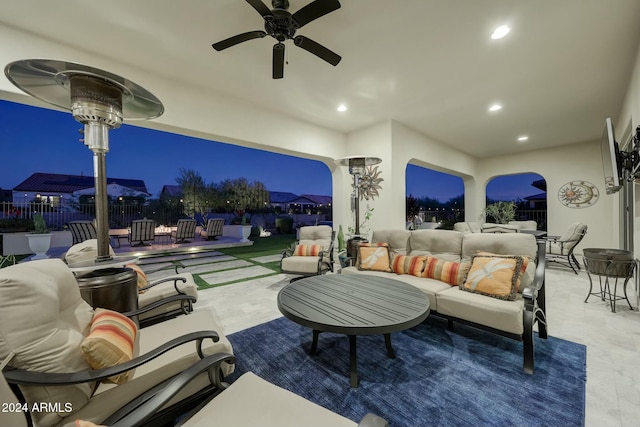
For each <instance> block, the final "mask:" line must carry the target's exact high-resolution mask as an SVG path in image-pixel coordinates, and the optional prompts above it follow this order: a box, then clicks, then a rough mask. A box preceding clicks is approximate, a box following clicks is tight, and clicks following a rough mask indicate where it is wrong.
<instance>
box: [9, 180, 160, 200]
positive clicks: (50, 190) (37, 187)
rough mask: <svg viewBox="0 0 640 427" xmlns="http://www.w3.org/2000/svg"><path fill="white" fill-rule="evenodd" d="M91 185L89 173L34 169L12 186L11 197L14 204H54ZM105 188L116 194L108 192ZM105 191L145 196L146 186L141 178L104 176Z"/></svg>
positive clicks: (75, 195)
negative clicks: (34, 171) (32, 172)
mask: <svg viewBox="0 0 640 427" xmlns="http://www.w3.org/2000/svg"><path fill="white" fill-rule="evenodd" d="M94 186H95V181H94V178H93V176H85V175H65V174H54V173H41V172H37V173H34V174H33V175H31V176H30V177H29V178H27V179H25V180H24V181H22V182H21V183H20V184H18V185H16V186H15V187H14V188H13V191H12V193H13V196H12V198H13V203H14V204H23V203H28V202H33V201H36V202H43V203H47V204H49V205H50V206H51V207H58V206H64V204H65V199H67V200H69V199H71V198H77V196H78V194H80V193H83V192H84V193H91V190H90V189H93V187H94ZM81 190H85V191H81ZM109 190H111V191H112V192H113V191H117V192H118V194H110V193H109ZM74 193H75V194H74ZM107 193H108V194H109V195H110V196H112V197H119V196H122V195H123V194H125V195H126V194H131V195H135V196H140V195H146V196H149V192H148V191H147V186H146V185H145V183H144V181H143V180H141V179H124V178H107Z"/></svg>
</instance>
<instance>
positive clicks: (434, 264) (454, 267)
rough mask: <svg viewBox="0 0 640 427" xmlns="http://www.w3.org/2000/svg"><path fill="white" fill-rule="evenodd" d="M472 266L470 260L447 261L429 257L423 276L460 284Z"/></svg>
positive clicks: (453, 284) (454, 284)
mask: <svg viewBox="0 0 640 427" xmlns="http://www.w3.org/2000/svg"><path fill="white" fill-rule="evenodd" d="M470 266H471V264H470V263H468V262H455V261H447V260H444V259H440V258H436V257H432V256H430V257H427V259H426V261H425V266H424V270H423V271H422V277H427V278H429V279H436V280H440V281H442V282H445V283H448V284H450V285H452V286H459V285H461V284H462V283H463V282H464V278H465V276H466V275H467V272H468V271H469V267H470Z"/></svg>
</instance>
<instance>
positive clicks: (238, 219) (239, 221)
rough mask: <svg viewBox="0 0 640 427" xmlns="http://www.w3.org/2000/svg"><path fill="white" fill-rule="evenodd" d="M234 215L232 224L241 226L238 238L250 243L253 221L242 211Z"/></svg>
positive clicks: (239, 210) (237, 211)
mask: <svg viewBox="0 0 640 427" xmlns="http://www.w3.org/2000/svg"><path fill="white" fill-rule="evenodd" d="M234 214H235V218H233V219H232V220H231V224H232V225H236V226H239V233H238V234H237V236H236V237H239V238H240V241H241V242H248V241H249V236H250V235H251V221H250V220H249V216H248V215H247V213H246V212H245V211H244V210H242V209H238V210H236V211H235V212H234Z"/></svg>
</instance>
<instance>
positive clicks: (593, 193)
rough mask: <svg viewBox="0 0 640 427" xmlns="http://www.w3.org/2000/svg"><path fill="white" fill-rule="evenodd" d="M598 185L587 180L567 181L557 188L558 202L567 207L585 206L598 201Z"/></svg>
mask: <svg viewBox="0 0 640 427" xmlns="http://www.w3.org/2000/svg"><path fill="white" fill-rule="evenodd" d="M598 197H600V193H599V191H598V187H596V186H595V185H594V184H592V183H590V182H589V181H583V180H577V181H569V182H567V183H566V184H564V185H563V186H561V187H560V189H559V190H558V199H559V200H560V203H562V204H563V205H565V206H567V207H569V208H587V207H589V206H592V205H594V204H595V203H596V202H597V201H598Z"/></svg>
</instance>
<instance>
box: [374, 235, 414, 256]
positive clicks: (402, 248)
mask: <svg viewBox="0 0 640 427" xmlns="http://www.w3.org/2000/svg"><path fill="white" fill-rule="evenodd" d="M409 236H411V231H409V230H375V231H374V232H373V233H372V235H371V243H382V242H384V243H387V244H388V245H389V248H390V250H391V253H392V254H398V255H407V254H408V253H409V251H408V245H409Z"/></svg>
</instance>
